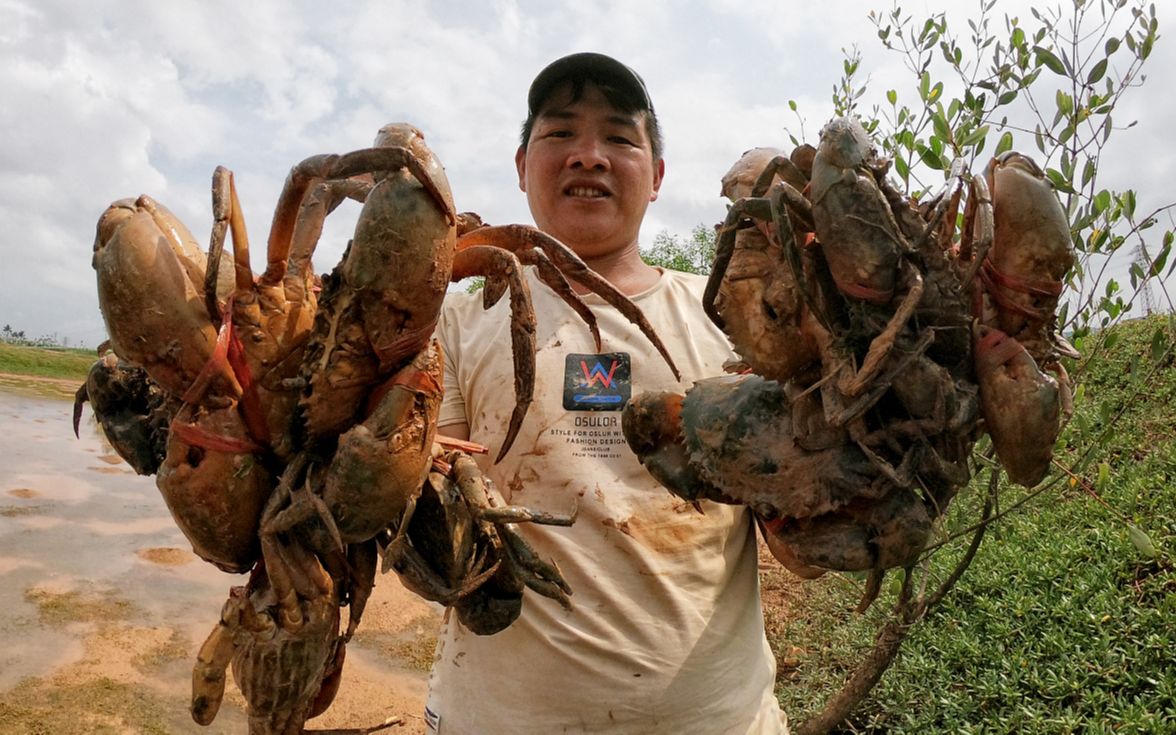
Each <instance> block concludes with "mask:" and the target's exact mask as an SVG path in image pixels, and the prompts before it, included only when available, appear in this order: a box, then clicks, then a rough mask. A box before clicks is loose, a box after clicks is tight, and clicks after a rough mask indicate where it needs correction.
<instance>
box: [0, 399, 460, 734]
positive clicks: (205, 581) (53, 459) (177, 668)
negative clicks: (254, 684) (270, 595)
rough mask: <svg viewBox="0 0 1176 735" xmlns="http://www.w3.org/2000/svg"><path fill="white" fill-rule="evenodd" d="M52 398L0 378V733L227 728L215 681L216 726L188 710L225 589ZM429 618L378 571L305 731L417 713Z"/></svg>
mask: <svg viewBox="0 0 1176 735" xmlns="http://www.w3.org/2000/svg"><path fill="white" fill-rule="evenodd" d="M71 410H72V406H71V404H70V402H69V401H66V400H61V399H60V398H50V397H45V395H44V394H42V395H36V394H34V393H32V392H30V391H27V390H16V389H14V388H13V387H12V386H11V385H6V384H3V383H0V455H2V457H3V461H2V462H0V732H2V733H6V734H9V733H65V732H69V733H242V732H245V729H246V726H245V715H244V702H243V700H242V699H241V697H240V695H239V693H238V692H237V691H236V688H235V686H234V685H233V684H232V683H231V681H230V684H229V686H228V687H227V693H226V697H225V702H224V704H223V705H222V707H221V711H220V714H219V715H218V716H217V718H216V721H215V722H214V723H213V724H212V725H211V726H209V727H200V726H198V725H196V724H195V723H194V722H192V720H191V719H190V717H189V715H188V698H189V693H190V681H191V678H190V677H191V665H192V661H193V659H194V657H195V654H196V650H197V649H198V648H199V646H200V644H201V642H202V641H203V640H204V638H205V636H206V635H207V634H208V632H209V630H211V628H212V627H213V625H214V624H215V623H216V621H217V618H218V616H219V612H220V608H221V604H222V603H223V602H224V599H225V596H226V594H227V592H228V589H229V587H230V586H232V585H236V584H243V583H244V577H241V576H235V575H229V574H225V573H224V572H221V571H219V570H217V569H216V568H215V567H213V566H211V565H209V564H207V563H205V562H203V561H201V560H200V559H198V558H197V557H196V556H195V555H193V554H192V552H191V547H190V546H189V544H188V543H187V542H186V541H185V539H184V537H183V536H182V535H181V534H180V532H179V531H178V530H177V529H176V526H175V524H174V522H173V521H172V519H171V516H170V515H169V514H168V511H167V508H166V507H165V506H164V504H163V501H162V499H161V498H160V496H159V493H158V491H157V490H156V489H155V484H154V480H153V478H149V477H139V476H136V475H135V474H134V472H133V471H132V470H131V469H130V468H129V467H128V466H127V465H126V463H124V462H123V461H122V459H120V458H119V457H118V455H117V454H115V453H114V451H113V450H112V449H111V448H110V447H109V445H108V444H107V443H106V442H105V440H104V439H103V437H102V435H101V432H100V431H99V429H98V426H97V424H96V423H95V421H94V419H93V416H92V415H91V414H90V412H89V410H88V408H87V410H86V413H85V415H84V416H83V419H82V424H81V437H80V438H79V439H75V438H74V436H73V432H72V429H71V427H70V420H71ZM438 618H439V612H438V609H437V608H435V607H433V606H430V605H428V604H427V603H425V602H423V601H421V600H420V599H419V598H417V597H415V596H413V595H411V594H410V593H408V592H406V591H405V590H404V589H403V588H402V587H401V586H400V585H399V583H398V582H397V580H396V578H395V576H394V575H385V576H381V577H380V578H379V579H378V580H377V583H376V590H375V594H374V597H373V599H372V601H371V603H369V605H368V609H367V612H366V613H365V615H364V619H363V623H362V624H361V626H360V629H359V632H358V633H357V635H356V638H355V639H354V640H353V642H352V644H351V645H350V646H349V648H348V656H347V665H346V668H345V671H344V678H343V685H342V687H341V689H340V692H339V695H338V697H337V698H336V700H335V704H334V705H333V706H332V707H331V708H330V709H329V710H328V711H327V712H326V713H325V714H324V715H322V716H321V717H318V718H316V719H315V720H312V721H311V722H310V723H309V726H310V727H314V728H330V727H361V726H367V725H373V724H376V723H378V722H381V721H383V720H384V719H386V718H388V717H393V716H402V717H404V718H405V720H406V724H405V726H403V727H400V728H393V729H392V730H390V731H389V732H394V733H414V734H416V733H422V732H424V728H423V724H422V721H421V718H420V714H421V711H422V707H423V701H424V694H425V677H426V675H427V670H428V666H429V664H430V663H431V661H432V655H433V646H434V643H435V630H436V627H437V622H438Z"/></svg>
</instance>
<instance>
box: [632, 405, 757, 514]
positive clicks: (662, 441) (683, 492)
mask: <svg viewBox="0 0 1176 735" xmlns="http://www.w3.org/2000/svg"><path fill="white" fill-rule="evenodd" d="M682 399H683V396H681V395H679V394H677V393H643V394H641V395H639V396H637V397H636V398H634V399H633V400H631V401H629V403H628V405H627V406H625V410H624V411H623V412H622V413H621V430H622V431H623V432H624V434H625V441H626V442H628V444H629V447H630V448H631V449H632V450H633V452H634V454H636V455H637V458H638V459H639V460H640V461H641V464H642V465H644V466H645V469H646V470H647V471H648V472H649V474H651V475H653V478H654V479H655V480H657V481H658V482H659V483H661V484H662V486H663V487H665V488H666V489H667V490H669V491H670V492H672V493H673V494H674V495H677V496H678V497H680V498H682V499H683V500H689V501H694V502H697V501H699V500H719V501H720V502H728V503H731V502H734V500H732V499H731V498H728V497H726V495H725V494H724V493H723V492H722V491H721V490H719V489H718V488H716V487H715V486H714V485H712V484H711V483H710V482H708V481H707V480H706V479H705V478H703V477H702V475H701V474H699V472H698V470H697V469H696V468H695V467H694V466H693V465H692V464H691V463H690V454H689V452H688V451H687V450H686V445H685V443H684V438H683V436H682Z"/></svg>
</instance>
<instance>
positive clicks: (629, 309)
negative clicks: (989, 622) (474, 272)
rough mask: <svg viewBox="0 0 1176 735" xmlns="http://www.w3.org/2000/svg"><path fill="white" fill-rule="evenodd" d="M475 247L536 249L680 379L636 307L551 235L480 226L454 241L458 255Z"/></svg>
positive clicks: (529, 229)
mask: <svg viewBox="0 0 1176 735" xmlns="http://www.w3.org/2000/svg"><path fill="white" fill-rule="evenodd" d="M479 245H492V246H494V247H498V248H503V249H505V250H510V251H512V252H518V251H520V250H522V249H525V248H528V247H532V248H539V249H540V250H542V251H543V253H544V254H546V255H547V256H548V257H549V258H550V259H551V261H552V262H553V263H554V264H555V266H556V268H558V269H559V270H560V271H561V272H562V273H564V274H565V275H567V276H568V277H570V278H571V279H572V280H574V281H576V282H578V283H579V284H580V285H582V286H584V287H585V288H587V289H588V290H589V291H592V292H593V293H595V294H596V295H597V296H600V297H601V298H602V299H604V300H605V302H607V303H608V304H610V305H611V306H613V307H614V308H616V309H617V311H619V312H621V314H622V315H623V316H624V317H625V318H626V319H628V320H629V321H630V322H632V323H633V324H635V325H636V326H637V327H638V328H639V329H640V330H641V332H642V333H643V334H644V335H645V336H646V338H647V339H648V340H649V341H650V342H651V343H653V346H654V347H656V348H657V351H658V352H659V353H661V356H662V358H664V359H665V361H666V364H667V365H669V366H670V370H672V371H673V373H674V377H675V378H676V379H678V380H681V379H682V375H681V373H679V372H678V368H677V366H676V365H675V364H674V360H673V358H671V357H670V353H669V351H668V350H666V346H665V345H664V344H663V343H662V341H661V338H660V337H658V336H657V333H656V332H655V331H654V330H653V326H652V325H651V324H650V323H649V320H648V319H646V318H645V315H644V314H643V313H641V310H640V309H639V308H637V305H636V304H634V303H633V302H632V301H630V300H629V298H628V297H627V296H625V295H624V294H622V293H621V292H620V291H618V290H617V288H616V286H613V285H612V284H611V283H609V282H608V281H607V280H605V279H604V278H603V277H601V276H600V275H599V274H598V273H596V272H595V271H593V270H592V269H591V268H589V267H588V264H587V263H585V262H584V261H583V260H581V259H580V256H578V255H576V254H575V253H574V252H573V251H572V250H571V248H569V247H568V246H567V245H564V244H563V243H562V242H560V241H559V240H556V239H555V238H554V237H552V236H551V235H548V234H547V233H545V232H542V231H541V230H537V229H535V228H534V227H528V226H526V225H497V226H493V227H481V228H478V229H476V230H474V231H472V232H470V233H468V234H466V235H463V236H462V237H461V238H460V239H459V240H458V242H457V249H458V252H461V251H462V250H464V249H466V248H471V247H476V246H479Z"/></svg>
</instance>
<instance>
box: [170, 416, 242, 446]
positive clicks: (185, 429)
mask: <svg viewBox="0 0 1176 735" xmlns="http://www.w3.org/2000/svg"><path fill="white" fill-rule="evenodd" d="M168 431H170V432H171V433H173V434H175V435H176V436H178V437H179V438H180V439H181V440H182V441H183V442H184V443H185V444H187V445H188V446H192V447H199V448H201V449H211V450H212V451H214V452H227V453H229V454H256V453H257V452H260V451H261V450H262V448H261V447H260V446H258V445H257V444H254V443H253V442H251V441H249V440H248V439H233V438H232V437H228V436H222V435H220V434H214V433H212V432H211V431H209V430H207V429H202V428H201V427H200V426H198V425H196V424H188V423H184V422H182V421H179V420H178V419H173V420H172V422H171V426H170V427H169V429H168Z"/></svg>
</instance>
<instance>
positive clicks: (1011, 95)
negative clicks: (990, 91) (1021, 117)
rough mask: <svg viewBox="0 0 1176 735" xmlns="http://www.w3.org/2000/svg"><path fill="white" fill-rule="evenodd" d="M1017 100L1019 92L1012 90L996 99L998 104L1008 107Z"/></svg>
mask: <svg viewBox="0 0 1176 735" xmlns="http://www.w3.org/2000/svg"><path fill="white" fill-rule="evenodd" d="M1015 99H1017V90H1015V89H1010V90H1009V91H1007V92H1002V93H1001V95H1000V97H997V98H996V104H998V105H1007V104H1009V103H1010V102H1012V101H1013V100H1015Z"/></svg>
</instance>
